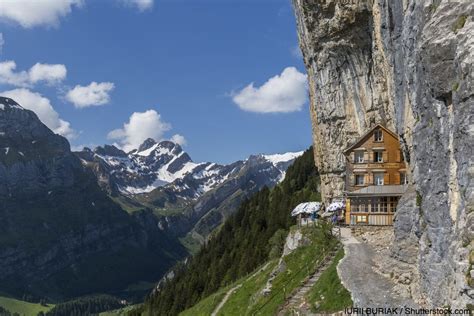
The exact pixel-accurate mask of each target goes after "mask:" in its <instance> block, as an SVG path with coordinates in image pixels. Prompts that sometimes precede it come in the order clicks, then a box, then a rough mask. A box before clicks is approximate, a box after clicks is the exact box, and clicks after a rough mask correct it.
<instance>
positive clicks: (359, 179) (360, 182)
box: [355, 174, 365, 185]
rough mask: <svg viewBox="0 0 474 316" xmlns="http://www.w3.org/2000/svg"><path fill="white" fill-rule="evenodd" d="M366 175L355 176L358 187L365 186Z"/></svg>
mask: <svg viewBox="0 0 474 316" xmlns="http://www.w3.org/2000/svg"><path fill="white" fill-rule="evenodd" d="M364 177H365V176H364V175H363V174H356V176H355V184H356V185H364Z"/></svg>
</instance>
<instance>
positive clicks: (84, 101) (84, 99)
mask: <svg viewBox="0 0 474 316" xmlns="http://www.w3.org/2000/svg"><path fill="white" fill-rule="evenodd" d="M114 87H115V85H114V84H113V83H112V82H101V83H97V82H95V81H93V82H91V84H90V85H88V86H79V85H77V86H75V87H74V89H72V90H69V92H68V93H67V94H66V100H68V101H69V102H71V103H73V104H74V106H75V107H76V108H86V107H89V106H98V105H104V104H107V103H109V102H110V95H109V93H110V92H111V91H112V90H113V89H114Z"/></svg>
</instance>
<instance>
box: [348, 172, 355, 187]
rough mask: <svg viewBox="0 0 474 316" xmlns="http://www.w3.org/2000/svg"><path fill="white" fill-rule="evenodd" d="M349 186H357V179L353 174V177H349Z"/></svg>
mask: <svg viewBox="0 0 474 316" xmlns="http://www.w3.org/2000/svg"><path fill="white" fill-rule="evenodd" d="M349 184H350V185H351V186H354V185H355V177H354V174H353V173H351V175H350V176H349Z"/></svg>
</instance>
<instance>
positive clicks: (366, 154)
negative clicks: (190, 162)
mask: <svg viewBox="0 0 474 316" xmlns="http://www.w3.org/2000/svg"><path fill="white" fill-rule="evenodd" d="M364 162H365V163H367V162H369V153H368V152H366V151H364Z"/></svg>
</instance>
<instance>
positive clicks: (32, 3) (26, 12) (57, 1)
mask: <svg viewBox="0 0 474 316" xmlns="http://www.w3.org/2000/svg"><path fill="white" fill-rule="evenodd" d="M81 5H82V0H2V1H0V20H7V21H13V22H15V23H18V24H20V25H21V26H22V27H24V28H32V27H35V26H57V25H59V20H60V18H61V17H64V16H66V15H68V14H69V13H71V11H72V8H73V7H75V6H76V7H80V6H81Z"/></svg>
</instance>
